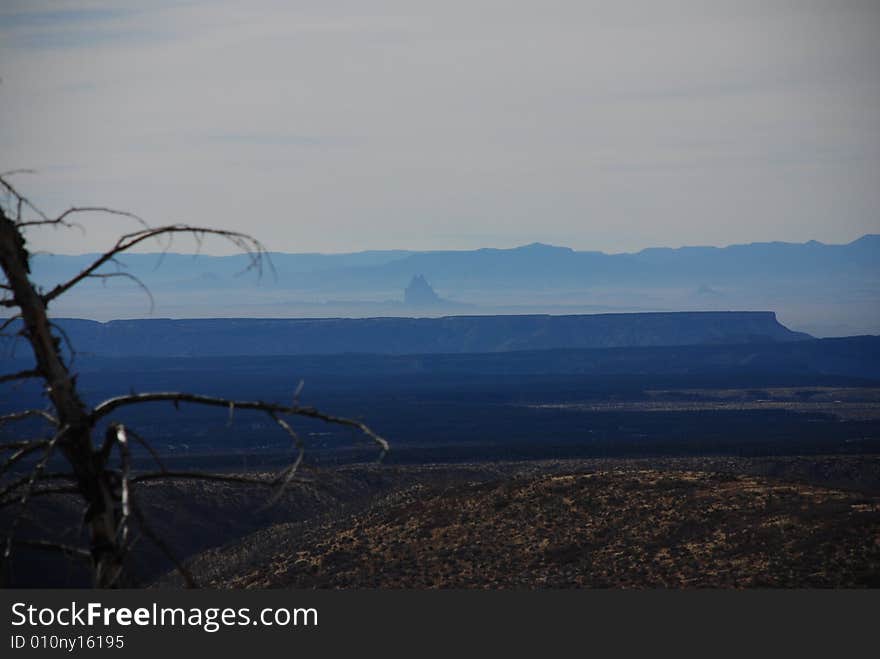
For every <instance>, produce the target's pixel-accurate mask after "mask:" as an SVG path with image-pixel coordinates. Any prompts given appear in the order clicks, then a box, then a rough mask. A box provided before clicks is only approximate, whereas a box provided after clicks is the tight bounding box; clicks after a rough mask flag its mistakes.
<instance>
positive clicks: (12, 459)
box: [0, 440, 49, 476]
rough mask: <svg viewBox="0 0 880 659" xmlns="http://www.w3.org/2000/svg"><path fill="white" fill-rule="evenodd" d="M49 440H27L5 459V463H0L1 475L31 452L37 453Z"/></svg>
mask: <svg viewBox="0 0 880 659" xmlns="http://www.w3.org/2000/svg"><path fill="white" fill-rule="evenodd" d="M48 443H49V442H48V441H39V440H38V441H33V442H25V443H24V446H22V447H21V448H19V449H18V450H17V451H16V452H15V453H13V454H12V455H10V456H9V457H8V458H6V460H4V461H3V464H2V465H0V476H2V475H3V474H5V473H6V472H7V471H8V470H9V469H11V468H12V467H13V466H14V465H15V463H16V462H18V461H19V460H21V459H23V458H25V457H27V456H28V455H30V454H31V453H36V452H37V451H39V450H40V449H41V448H44V447H45V446H46V444H48Z"/></svg>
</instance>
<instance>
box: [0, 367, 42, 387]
mask: <svg viewBox="0 0 880 659" xmlns="http://www.w3.org/2000/svg"><path fill="white" fill-rule="evenodd" d="M41 376H42V374H41V373H40V372H39V371H38V370H37V369H35V368H29V369H26V370H23V371H19V372H18V373H9V374H7V375H0V384H2V383H3V382H12V381H13V380H27V379H28V378H38V377H41Z"/></svg>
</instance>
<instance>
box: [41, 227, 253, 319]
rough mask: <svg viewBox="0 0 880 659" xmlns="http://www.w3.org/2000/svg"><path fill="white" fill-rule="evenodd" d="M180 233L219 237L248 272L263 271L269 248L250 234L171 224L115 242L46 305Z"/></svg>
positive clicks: (57, 290) (49, 295) (46, 299)
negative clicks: (237, 252) (125, 256)
mask: <svg viewBox="0 0 880 659" xmlns="http://www.w3.org/2000/svg"><path fill="white" fill-rule="evenodd" d="M178 233H186V234H191V235H193V236H196V237H197V238H201V237H202V236H206V235H210V236H218V237H220V238H224V239H226V240H228V241H230V242H232V243H233V244H234V245H235V246H236V247H238V248H240V249H241V250H242V251H244V252H245V253H246V254H248V255H249V256H250V257H251V258H250V263H249V265H248V266H247V268H245V270H252V269H257V270H258V271H261V268H262V265H261V264H262V258H263V256H265V255H266V254H267V252H266V248H265V247H263V244H262V243H261V242H259V241H258V240H257V239H256V238H252V237H250V236H248V235H247V234H244V233H240V232H238V231H227V230H224V229H211V228H208V227H199V226H193V225H189V224H171V225H167V226H163V227H156V228H154V229H143V230H141V231H135V232H132V233H127V234H125V235H124V236H122V237H121V238H119V240H118V241H117V242H116V245H114V246H113V247H112V248H111V249H109V250H107V251H106V252H104V253H103V254H102V255H101V256H99V257H98V258H97V259H95V261H93V262H92V263H91V265H89V266H87V267H86V268H84V269H83V270H81V271H80V272H79V274H77V275H75V276H74V277H73V278H72V279H69V280H68V281H66V282H64V283H61V284H58V285H57V286H55V288H53V289H52V290H50V291H49V292H48V293H46V294H44V295H43V300H44V302H46V303H48V302H51V301H52V300H54V299H55V298H57V297H58V296H59V295H62V294H64V293H65V292H66V291H68V290H70V289H71V288H73V287H74V286H76V285H77V284H78V283H80V282H81V281H82V280H83V279H85V278H86V277H88V276H89V275H91V274H92V273H93V272H95V271H96V270H97V269H98V268H100V267H101V266H102V265H104V264H105V263H107V262H108V261H110V260H111V259H113V258H114V257H115V256H116V255H117V254H121V253H123V252H126V251H128V250H129V249H131V248H132V247H135V246H136V245H138V244H140V243H142V242H144V241H145V240H149V239H151V238H157V237H159V236H165V235H173V234H178Z"/></svg>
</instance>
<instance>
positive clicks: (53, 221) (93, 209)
mask: <svg viewBox="0 0 880 659" xmlns="http://www.w3.org/2000/svg"><path fill="white" fill-rule="evenodd" d="M81 213H104V214H107V215H119V216H120V217H127V218H129V219H132V220H135V221H136V222H137V223H138V224H140V225H141V226H142V227H143V228H144V229H149V228H150V225H148V224H147V223H146V222H144V220H143V219H141V218H140V217H138V216H137V215H135V214H134V213H129V212H127V211H120V210H116V209H115V208H107V207H106V206H72V207H71V208H68V209H67V210H66V211H64V212H63V213H61V215H59V216H58V217H56V218H50V219H40V220H32V221H28V222H19V223H18V226H19V227H33V226H41V225H42V226H44V225H56V226H64V227H68V228H70V227H73V226H79V227H80V228H81V226H82V225H79V224H74V223H71V222H69V221H68V220H67V218H68V217H70V216H71V215H77V214H81Z"/></svg>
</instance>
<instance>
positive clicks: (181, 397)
mask: <svg viewBox="0 0 880 659" xmlns="http://www.w3.org/2000/svg"><path fill="white" fill-rule="evenodd" d="M159 401H170V402H172V403H194V404H197V405H208V406H214V407H225V408H227V409H228V408H229V406H230V404H232V405H234V406H235V407H236V408H238V409H240V410H257V411H260V412H269V413H274V414H289V415H294V416H304V417H308V418H311V419H317V420H319V421H324V422H325V423H333V424H337V425H341V426H348V427H350V428H355V429H357V430H360V431H361V432H362V433H363V434H365V435H366V436H368V437H369V438H370V439H372V440H373V441H374V442H375V443H376V444H377V445H378V446H379V447H380V448H381V450H382V453H381V456H380V459H381V457H382V456H384V455H385V454H386V453H387V452H388V451H389V450H390V449H391V447H390V445H389V444H388V442H387V441H386V440H385V439H384V438H382V437H380V436H379V435H377V434H376V433H375V432H373V430H372V429H370V428H369V426H367V425H366V424H365V423H362V422H360V421H356V420H354V419H347V418H345V417H339V416H333V415H330V414H325V413H324V412H321V411H319V410H317V409H315V408H314V407H301V406H298V405H294V406H287V405H278V404H277V403H265V402H263V401H246V400H231V399H229V398H218V397H216V396H201V395H198V394H188V393H182V392H179V391H159V392H153V393H144V394H129V395H126V396H116V397H115V398H109V399H107V400H105V401H104V402H103V403H100V404H98V405H96V406H95V408H94V409H93V410H92V414H91V419H92V423H93V424H94V423H95V422H97V421H99V420H100V419H101V418H103V417H105V416H107V415H108V414H110V413H111V412H112V411H113V410H116V409H119V408H120V407H125V406H129V405H139V404H143V403H151V402H159Z"/></svg>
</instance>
